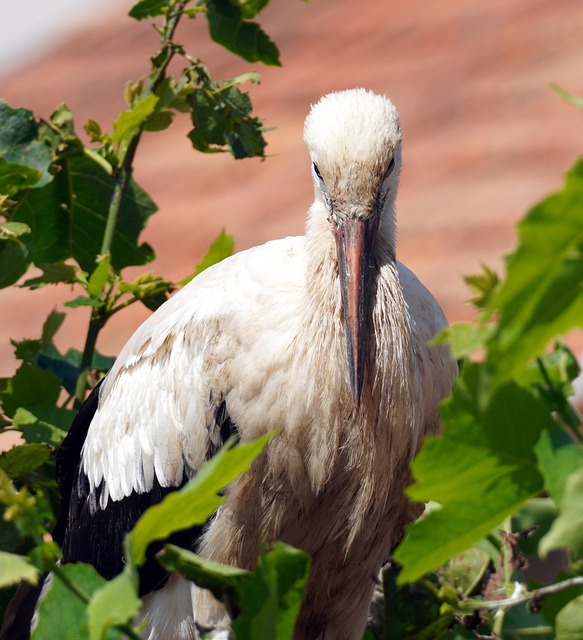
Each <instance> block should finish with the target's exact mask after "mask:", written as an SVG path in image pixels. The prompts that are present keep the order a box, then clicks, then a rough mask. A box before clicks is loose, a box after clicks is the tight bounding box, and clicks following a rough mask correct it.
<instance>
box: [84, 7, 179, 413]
mask: <svg viewBox="0 0 583 640" xmlns="http://www.w3.org/2000/svg"><path fill="white" fill-rule="evenodd" d="M187 2H188V0H183V1H181V2H177V3H176V4H175V5H174V7H172V8H171V11H170V12H169V13H168V15H167V16H166V18H165V20H164V25H163V28H162V30H161V40H162V43H161V48H160V53H159V54H158V55H157V56H155V57H154V58H152V65H153V69H152V72H151V73H150V76H149V79H148V82H147V84H146V86H145V89H144V95H149V94H151V93H152V92H154V91H155V90H156V87H157V86H158V85H159V83H160V82H161V81H162V80H163V79H164V77H165V74H166V70H167V68H168V65H169V64H170V61H171V60H172V58H173V56H174V54H175V52H176V50H175V47H174V45H173V44H172V38H173V37H174V33H175V31H176V28H177V27H178V23H179V22H180V18H181V17H182V14H183V11H184V7H185V6H186V4H187ZM142 131H143V125H142V126H141V127H138V128H137V129H136V131H135V133H134V134H133V135H132V137H131V138H130V140H129V143H128V146H127V149H126V152H125V154H124V157H123V161H122V163H121V165H120V167H119V168H118V169H117V171H115V172H114V174H113V176H114V187H113V194H112V196H111V200H110V203H109V209H108V212H107V222H106V225H105V231H104V234H103V240H102V244H101V252H100V253H101V255H106V254H111V248H112V245H113V238H114V235H115V229H116V227H117V222H118V219H119V213H120V211H121V204H122V201H123V197H124V194H125V192H126V189H127V187H128V185H129V183H130V180H131V177H132V172H133V162H134V156H135V154H136V150H137V147H138V143H139V142H140V138H141V135H142ZM109 315H111V314H109ZM109 315H105V316H104V314H103V311H102V310H101V309H95V310H94V311H92V313H91V320H90V321H89V328H88V331H87V337H86V339H85V347H84V349H83V356H82V358H81V366H80V370H79V376H78V378H77V384H76V386H75V407H76V408H78V407H79V406H80V405H81V404H82V402H83V399H84V398H85V391H86V389H87V372H88V370H89V368H90V367H91V363H92V361H93V354H94V353H95V346H96V344H97V337H98V335H99V333H100V331H101V329H102V328H103V326H104V325H105V322H106V321H107V319H108V317H109Z"/></svg>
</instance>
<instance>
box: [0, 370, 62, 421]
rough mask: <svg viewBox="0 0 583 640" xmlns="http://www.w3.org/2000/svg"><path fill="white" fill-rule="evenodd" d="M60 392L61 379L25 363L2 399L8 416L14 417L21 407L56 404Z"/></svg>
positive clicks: (11, 381) (9, 384)
mask: <svg viewBox="0 0 583 640" xmlns="http://www.w3.org/2000/svg"><path fill="white" fill-rule="evenodd" d="M60 391H61V385H60V382H59V379H58V378H57V377H56V376H55V375H54V374H53V373H51V372H50V371H43V370H42V369H39V368H38V367H35V366H33V365H31V364H28V363H26V362H23V363H22V365H21V366H20V367H19V368H18V370H17V371H16V373H15V374H14V376H13V377H12V378H11V379H10V380H9V381H8V386H7V389H6V391H4V392H3V393H2V394H1V395H0V398H1V399H2V403H3V407H4V411H5V412H6V414H7V415H9V416H13V415H14V413H15V412H16V410H17V409H18V408H19V407H28V406H34V405H43V404H46V405H54V404H56V402H57V399H58V397H59V393H60Z"/></svg>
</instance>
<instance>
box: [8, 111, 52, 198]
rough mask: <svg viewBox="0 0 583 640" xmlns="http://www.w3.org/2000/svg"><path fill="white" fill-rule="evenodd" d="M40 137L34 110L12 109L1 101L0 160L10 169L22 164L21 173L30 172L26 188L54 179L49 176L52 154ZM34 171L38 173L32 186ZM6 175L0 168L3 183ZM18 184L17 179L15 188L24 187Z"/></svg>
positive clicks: (41, 184) (39, 185)
mask: <svg viewBox="0 0 583 640" xmlns="http://www.w3.org/2000/svg"><path fill="white" fill-rule="evenodd" d="M37 137H38V126H37V123H36V121H35V119H34V116H33V114H32V111H29V110H28V109H13V108H11V107H10V106H9V105H8V103H7V102H6V101H5V100H0V158H1V159H2V160H4V161H5V162H6V163H8V164H9V166H15V165H21V166H22V170H23V171H27V172H28V176H27V180H26V181H27V184H26V186H35V187H41V186H43V185H45V184H48V183H49V182H50V181H51V180H52V175H51V174H50V173H49V166H50V164H51V153H50V151H49V149H48V148H47V146H46V145H44V144H43V143H42V142H40V141H39V140H37ZM31 169H32V170H33V171H34V172H35V173H36V174H37V175H36V180H34V182H32V184H30V180H31V178H32V177H33V174H32V172H30V170H31ZM5 172H6V165H5V164H4V165H3V166H2V165H0V178H1V179H3V180H6V173H5ZM18 182H19V180H18V178H17V179H16V182H15V186H16V187H17V188H21V186H19V185H18V184H17V183H18ZM20 184H21V185H22V183H20ZM12 193H14V192H12Z"/></svg>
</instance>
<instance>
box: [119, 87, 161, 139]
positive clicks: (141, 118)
mask: <svg viewBox="0 0 583 640" xmlns="http://www.w3.org/2000/svg"><path fill="white" fill-rule="evenodd" d="M157 104H158V97H157V96H155V95H154V94H152V93H150V94H148V95H146V96H145V97H144V98H143V99H142V100H140V101H139V102H138V103H137V104H136V105H135V106H134V107H133V108H132V109H130V110H129V111H123V112H122V113H121V114H120V115H119V117H118V118H117V120H116V121H115V122H114V123H113V135H112V140H113V142H114V144H117V145H119V146H121V147H123V146H125V145H127V143H128V142H129V141H130V138H131V137H132V136H133V135H134V134H135V133H136V132H137V131H138V129H139V128H140V127H141V126H142V125H143V124H144V123H145V122H146V120H147V119H148V117H149V116H151V115H152V113H154V111H155V109H156V105H157Z"/></svg>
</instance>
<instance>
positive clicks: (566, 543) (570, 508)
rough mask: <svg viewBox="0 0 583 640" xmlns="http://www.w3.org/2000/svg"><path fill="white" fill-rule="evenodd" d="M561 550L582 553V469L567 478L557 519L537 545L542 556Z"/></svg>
mask: <svg viewBox="0 0 583 640" xmlns="http://www.w3.org/2000/svg"><path fill="white" fill-rule="evenodd" d="M561 548H568V549H570V550H571V551H573V552H574V553H577V554H579V555H581V554H582V553H583V468H579V469H578V470H577V471H575V472H574V473H572V474H571V475H570V476H569V477H568V479H567V482H566V484H565V489H564V493H563V499H562V504H561V511H560V513H559V517H558V518H557V519H556V520H555V521H554V522H553V524H552V526H551V530H550V531H549V532H548V534H547V535H546V536H545V537H544V538H543V539H542V540H541V543H540V545H539V551H540V553H541V555H542V556H545V555H546V554H547V553H548V552H549V551H551V550H552V549H561Z"/></svg>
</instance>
